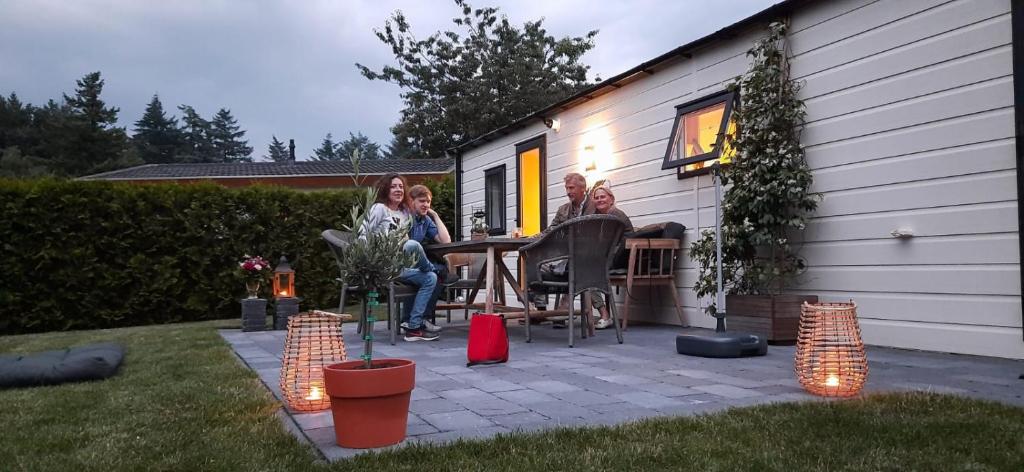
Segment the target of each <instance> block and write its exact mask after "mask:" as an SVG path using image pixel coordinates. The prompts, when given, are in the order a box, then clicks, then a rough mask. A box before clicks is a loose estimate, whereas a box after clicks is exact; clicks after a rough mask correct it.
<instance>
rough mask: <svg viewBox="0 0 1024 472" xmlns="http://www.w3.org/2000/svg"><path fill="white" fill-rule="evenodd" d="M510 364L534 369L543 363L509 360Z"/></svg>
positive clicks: (514, 367)
mask: <svg viewBox="0 0 1024 472" xmlns="http://www.w3.org/2000/svg"><path fill="white" fill-rule="evenodd" d="M508 366H509V367H511V368H513V369H534V368H537V367H540V366H541V365H540V364H539V363H537V362H533V361H509V362H508Z"/></svg>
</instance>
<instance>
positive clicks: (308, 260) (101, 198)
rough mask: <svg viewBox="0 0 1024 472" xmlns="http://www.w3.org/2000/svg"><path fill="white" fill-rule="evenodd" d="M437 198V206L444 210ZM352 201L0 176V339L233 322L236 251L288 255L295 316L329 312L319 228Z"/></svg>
mask: <svg viewBox="0 0 1024 472" xmlns="http://www.w3.org/2000/svg"><path fill="white" fill-rule="evenodd" d="M437 193H442V192H437ZM439 197H440V198H439ZM443 198H447V195H435V200H442V201H439V202H438V203H439V204H440V205H438V206H443V205H447V207H446V208H451V206H452V203H451V202H445V201H443ZM358 199H359V195H357V192H355V191H353V190H336V191H322V192H303V191H297V190H292V189H287V188H280V187H267V186H254V187H246V188H240V189H227V188H223V187H220V186H217V185H214V184H190V185H178V184H146V185H137V184H127V183H115V182H87V181H64V180H55V179H42V180H6V179H0V263H2V265H0V334H15V333H29V332H41V331H52V330H71V329H97V328H113V327H120V326H131V325H146V324H157V323H172V322H180V321H197V320H206V319H217V318H232V317H239V316H240V305H239V303H238V299H239V298H242V297H244V296H245V287H244V278H243V276H242V274H241V272H240V271H239V269H238V262H239V260H240V259H241V258H242V256H243V255H245V254H251V255H261V256H264V257H266V258H267V259H268V260H270V261H271V262H272V263H274V264H275V265H276V263H277V261H278V259H279V258H280V257H281V256H282V255H286V256H287V257H288V260H289V261H290V262H291V264H292V267H293V268H294V269H295V271H296V281H295V288H296V292H297V293H298V296H299V297H301V298H302V299H303V300H302V307H303V309H308V308H314V307H315V308H330V307H334V306H337V303H338V289H337V285H336V282H335V281H334V279H335V277H337V276H338V270H337V266H336V265H335V262H334V257H333V256H332V255H331V253H330V251H329V250H328V249H327V245H326V244H325V243H324V242H323V240H322V239H321V238H320V232H321V231H323V230H324V229H327V228H340V227H341V224H342V223H343V222H344V218H345V217H346V216H347V215H348V212H349V208H350V207H351V206H352V205H354V204H356V203H357V202H358ZM268 282H269V281H268ZM269 292H270V291H269V289H263V291H262V292H261V293H262V296H263V297H264V298H266V297H268V296H269ZM271 305H272V304H271ZM270 309H271V310H272V307H271V308H270Z"/></svg>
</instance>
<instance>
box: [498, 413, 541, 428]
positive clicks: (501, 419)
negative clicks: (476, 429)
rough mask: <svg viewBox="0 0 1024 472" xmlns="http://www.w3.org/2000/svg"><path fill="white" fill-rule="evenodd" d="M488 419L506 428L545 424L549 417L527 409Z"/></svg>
mask: <svg viewBox="0 0 1024 472" xmlns="http://www.w3.org/2000/svg"><path fill="white" fill-rule="evenodd" d="M488 419H490V420H491V421H493V422H495V423H497V424H499V425H501V426H504V427H506V428H512V427H514V426H521V425H534V424H537V425H543V424H544V423H545V422H546V421H548V419H549V418H548V417H547V416H544V415H541V414H540V413H537V412H534V411H527V412H525V413H515V414H511V415H497V416H491V417H490V418H488Z"/></svg>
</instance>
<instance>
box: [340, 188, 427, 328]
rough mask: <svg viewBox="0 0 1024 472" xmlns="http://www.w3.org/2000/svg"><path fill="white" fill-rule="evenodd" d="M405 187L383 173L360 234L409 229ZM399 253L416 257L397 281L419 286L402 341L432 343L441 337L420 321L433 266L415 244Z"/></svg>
mask: <svg viewBox="0 0 1024 472" xmlns="http://www.w3.org/2000/svg"><path fill="white" fill-rule="evenodd" d="M405 188H406V183H405V179H404V178H403V177H402V176H400V175H398V174H386V175H384V176H383V177H381V179H380V180H379V181H377V199H376V202H375V203H374V204H373V206H372V207H370V211H369V213H367V215H366V220H365V221H364V222H363V226H362V227H361V228H360V231H359V233H360V234H361V235H366V234H370V233H379V232H383V231H401V230H407V228H409V223H411V218H412V215H411V213H412V211H411V204H410V201H409V198H408V197H407V195H406V193H405ZM402 251H403V252H405V253H406V254H415V255H416V262H415V263H414V264H413V266H412V267H410V268H408V269H405V270H403V271H402V273H401V274H400V275H399V276H398V280H401V281H402V282H403V283H406V284H409V285H413V286H416V287H419V290H417V291H416V298H415V299H414V300H413V303H412V306H411V308H410V312H409V321H408V329H406V332H405V340H406V341H434V340H436V339H438V338H440V335H438V334H437V332H436V331H433V332H432V331H429V330H428V329H427V326H426V323H425V320H424V319H423V315H424V314H425V313H426V312H427V308H428V307H429V306H430V300H431V298H432V297H433V295H434V290H435V289H436V287H437V285H438V283H437V274H436V273H434V264H432V263H431V262H430V261H429V260H428V259H427V254H426V253H425V252H424V251H423V246H422V245H420V243H419V242H418V241H414V240H411V239H410V240H408V241H406V242H405V246H403V247H402ZM435 300H436V299H435Z"/></svg>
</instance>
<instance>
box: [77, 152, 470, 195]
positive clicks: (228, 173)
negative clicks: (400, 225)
mask: <svg viewBox="0 0 1024 472" xmlns="http://www.w3.org/2000/svg"><path fill="white" fill-rule="evenodd" d="M454 169H455V162H454V160H452V159H382V160H376V159H374V160H366V161H363V162H361V163H360V165H359V182H358V185H361V186H367V185H373V184H374V183H375V182H376V181H377V179H378V178H380V177H381V176H382V175H384V174H388V173H392V172H394V173H398V174H402V175H403V176H405V177H406V178H407V179H408V181H409V184H410V185H412V184H417V183H422V182H423V181H424V180H427V179H435V180H437V179H441V178H444V176H446V175H448V174H451V173H452V172H453V171H454ZM354 171H355V169H353V168H352V163H351V162H349V161H295V162H240V163H231V164H146V165H141V166H137V167H130V168H127V169H121V170H115V171H111V172H104V173H102V174H95V175H88V176H85V177H81V180H114V181H122V182H133V183H160V182H178V183H194V182H213V183H216V184H220V185H223V186H225V187H244V186H247V185H254V184H266V185H281V186H284V187H292V188H296V189H301V190H323V189H335V188H343V187H354V186H356V185H357V183H356V182H355V179H354V177H355V175H354V174H355V172H354Z"/></svg>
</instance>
